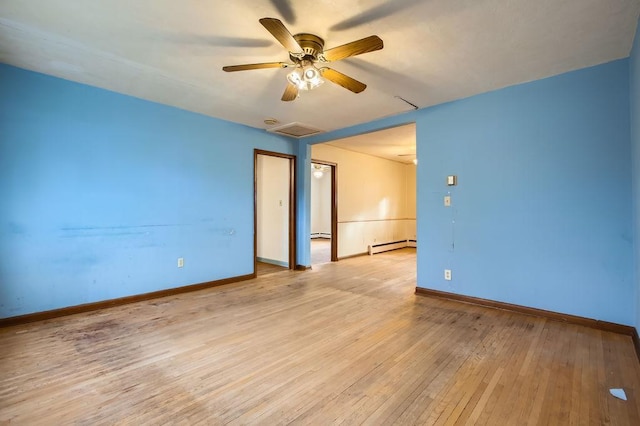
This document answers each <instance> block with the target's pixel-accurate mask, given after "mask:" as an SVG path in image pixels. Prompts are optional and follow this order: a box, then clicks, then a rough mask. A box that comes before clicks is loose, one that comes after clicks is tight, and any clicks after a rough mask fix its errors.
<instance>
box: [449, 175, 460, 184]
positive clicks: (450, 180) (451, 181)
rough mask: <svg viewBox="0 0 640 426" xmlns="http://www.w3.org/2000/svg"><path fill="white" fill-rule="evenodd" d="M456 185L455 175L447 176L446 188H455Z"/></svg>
mask: <svg viewBox="0 0 640 426" xmlns="http://www.w3.org/2000/svg"><path fill="white" fill-rule="evenodd" d="M457 184H458V177H457V176H456V175H450V176H447V186H456V185H457Z"/></svg>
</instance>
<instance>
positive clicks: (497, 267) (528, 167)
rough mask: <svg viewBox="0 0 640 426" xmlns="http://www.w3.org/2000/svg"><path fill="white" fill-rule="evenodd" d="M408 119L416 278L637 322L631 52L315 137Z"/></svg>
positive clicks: (484, 295)
mask: <svg viewBox="0 0 640 426" xmlns="http://www.w3.org/2000/svg"><path fill="white" fill-rule="evenodd" d="M407 121H415V122H416V123H417V149H418V157H419V160H420V164H419V166H418V175H417V179H418V194H417V198H418V242H419V249H418V286H420V287H426V288H432V289H437V290H443V291H448V292H455V293H459V294H464V295H470V296H475V297H481V298H486V299H493V300H498V301H503V302H508V303H515V304H520V305H526V306H531V307H535V308H540V309H547V310H551V311H557V312H563V313H568V314H574V315H579V316H584V317H588V318H595V319H599V320H605V321H612V322H616V323H622V324H629V325H631V324H635V321H636V318H635V301H634V295H635V290H634V283H633V246H632V225H631V223H632V219H631V197H630V194H631V162H630V160H629V158H630V155H631V146H630V132H629V127H630V123H629V61H628V60H626V59H625V60H619V61H615V62H611V63H608V64H604V65H600V66H596V67H592V68H588V69H583V70H579V71H574V72H571V73H567V74H563V75H560V76H555V77H551V78H548V79H544V80H538V81H535V82H532V83H528V84H522V85H518V86H514V87H509V88H506V89H502V90H498V91H494V92H491V93H486V94H482V95H478V96H474V97H471V98H467V99H463V100H460V101H456V102H451V103H448V104H443V105H439V106H436V107H432V108H427V109H424V110H419V111H416V112H413V113H411V114H404V115H401V116H397V117H392V118H387V119H385V120H381V121H378V122H373V123H367V124H365V125H362V126H355V127H353V128H350V129H343V130H341V131H338V132H335V133H331V134H328V135H322V136H317V137H314V138H313V139H311V140H310V141H309V142H310V143H319V142H322V141H326V140H330V139H334V138H338V137H345V136H348V135H351V134H358V133H363V132H367V131H371V130H375V129H376V128H384V127H389V126H392V125H396V124H401V123H404V122H407ZM448 174H456V175H458V182H459V184H458V186H457V187H455V188H452V189H451V190H450V191H451V195H452V204H453V206H452V207H451V208H445V207H444V206H443V197H444V196H445V195H446V194H447V192H448V190H449V189H448V188H447V187H446V186H445V177H446V176H447V175H448ZM445 268H446V269H452V271H453V280H452V281H450V282H447V281H445V280H444V278H443V270H444V269H445Z"/></svg>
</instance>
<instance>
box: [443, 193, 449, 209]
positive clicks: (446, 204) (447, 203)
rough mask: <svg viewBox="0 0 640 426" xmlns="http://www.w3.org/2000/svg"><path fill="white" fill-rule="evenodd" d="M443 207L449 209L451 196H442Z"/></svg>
mask: <svg viewBox="0 0 640 426" xmlns="http://www.w3.org/2000/svg"><path fill="white" fill-rule="evenodd" d="M444 206H445V207H451V195H445V196H444Z"/></svg>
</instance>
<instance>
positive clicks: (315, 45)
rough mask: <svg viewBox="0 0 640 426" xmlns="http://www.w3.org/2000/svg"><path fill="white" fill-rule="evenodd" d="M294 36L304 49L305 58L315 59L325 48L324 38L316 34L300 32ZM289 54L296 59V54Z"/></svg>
mask: <svg viewBox="0 0 640 426" xmlns="http://www.w3.org/2000/svg"><path fill="white" fill-rule="evenodd" d="M293 38H294V39H295V40H296V41H297V42H298V44H299V45H300V47H302V51H303V52H304V58H303V59H307V60H314V61H315V60H317V59H318V54H320V53H322V51H323V49H324V40H323V39H321V38H320V37H318V36H317V35H315V34H308V33H300V34H296V35H294V36H293ZM289 56H290V57H291V59H292V60H294V61H295V59H294V58H296V57H295V56H293V55H291V54H290V55H289Z"/></svg>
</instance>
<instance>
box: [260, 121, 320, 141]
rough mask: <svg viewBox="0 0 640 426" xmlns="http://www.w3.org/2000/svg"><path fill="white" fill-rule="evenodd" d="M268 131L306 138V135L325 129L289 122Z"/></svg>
mask: <svg viewBox="0 0 640 426" xmlns="http://www.w3.org/2000/svg"><path fill="white" fill-rule="evenodd" d="M267 131H269V132H272V133H278V134H281V135H285V136H289V137H292V138H304V137H305V136H311V135H315V134H318V133H322V132H323V130H319V129H315V128H313V127H311V126H307V125H306V124H302V123H289V124H285V125H284V126H280V127H274V128H272V129H268V130H267Z"/></svg>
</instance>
